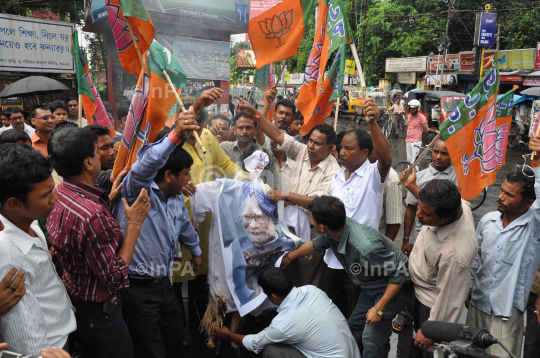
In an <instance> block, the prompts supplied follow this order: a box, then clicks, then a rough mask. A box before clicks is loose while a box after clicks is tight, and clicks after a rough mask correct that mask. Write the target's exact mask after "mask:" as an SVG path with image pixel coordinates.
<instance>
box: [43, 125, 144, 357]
mask: <svg viewBox="0 0 540 358" xmlns="http://www.w3.org/2000/svg"><path fill="white" fill-rule="evenodd" d="M48 152H49V155H50V158H51V160H52V165H53V167H54V169H55V170H56V171H57V172H58V174H59V175H61V176H62V177H64V181H63V183H62V184H60V185H59V186H58V187H57V188H56V189H55V192H56V195H57V196H58V201H57V202H56V203H55V205H54V209H53V211H52V212H51V214H50V215H49V217H48V219H47V231H48V232H49V240H50V242H51V244H52V246H53V247H54V249H55V250H56V251H57V252H58V256H59V258H60V261H61V263H62V267H63V269H64V273H63V277H62V281H63V283H64V286H65V287H66V290H67V292H68V294H69V296H70V298H71V301H72V303H73V306H74V307H75V309H76V312H75V318H76V320H77V331H76V332H75V339H76V340H77V341H78V342H79V345H80V347H81V353H82V356H83V357H84V358H86V357H89V358H94V357H100V358H109V357H110V358H116V357H133V344H132V341H131V338H130V336H129V332H128V329H127V326H126V323H125V322H124V319H123V317H122V301H121V298H120V296H119V295H118V294H117V291H119V290H121V289H123V288H124V287H127V286H128V285H129V281H128V267H129V264H130V262H131V258H132V257H133V251H134V249H135V242H136V240H137V236H138V235H139V231H140V230H141V225H142V223H143V221H144V219H145V218H146V215H147V214H148V211H149V210H150V200H149V197H148V192H147V191H146V190H145V189H142V190H141V191H140V192H139V195H138V198H137V200H136V201H135V202H134V203H133V204H132V205H131V207H129V206H128V205H127V203H126V201H125V200H122V203H123V206H124V208H125V212H126V217H127V218H128V222H129V226H128V229H127V232H126V234H125V236H124V235H123V234H122V230H121V228H120V225H119V224H118V222H117V221H116V219H115V218H114V216H113V215H112V212H111V210H110V209H109V198H110V197H109V193H108V192H107V191H105V190H103V189H101V188H99V187H98V186H97V183H96V180H97V178H98V176H99V173H100V170H101V161H100V159H99V153H98V147H97V137H96V135H95V134H94V133H93V132H92V131H88V130H85V129H82V128H65V129H61V130H59V131H58V132H56V133H54V135H53V136H52V137H51V138H50V139H49V142H48ZM115 184H116V185H117V186H118V185H119V181H117V182H116V183H115ZM115 189H116V188H115V187H114V186H113V192H115V191H116V190H115ZM111 199H114V198H111Z"/></svg>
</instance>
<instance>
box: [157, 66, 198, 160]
mask: <svg viewBox="0 0 540 358" xmlns="http://www.w3.org/2000/svg"><path fill="white" fill-rule="evenodd" d="M162 71H163V75H164V76H165V78H166V79H167V82H169V86H171V87H172V91H173V93H174V96H175V97H176V102H178V104H179V105H180V108H182V112H184V113H186V112H187V111H186V108H185V107H184V104H183V103H182V100H181V99H180V96H178V93H177V92H176V90H175V89H174V85H173V83H172V81H171V78H170V77H169V74H168V73H167V71H165V70H162ZM192 134H193V136H194V137H195V140H196V141H197V143H198V144H199V147H201V150H202V152H203V154H206V148H205V147H204V144H203V142H202V141H201V138H200V137H199V134H198V133H197V132H195V131H193V132H192Z"/></svg>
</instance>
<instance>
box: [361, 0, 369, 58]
mask: <svg viewBox="0 0 540 358" xmlns="http://www.w3.org/2000/svg"><path fill="white" fill-rule="evenodd" d="M365 1H366V6H365V8H364V19H363V20H362V25H363V26H364V30H363V32H362V68H365V67H364V58H365V49H366V15H367V9H368V4H367V3H368V0H365Z"/></svg>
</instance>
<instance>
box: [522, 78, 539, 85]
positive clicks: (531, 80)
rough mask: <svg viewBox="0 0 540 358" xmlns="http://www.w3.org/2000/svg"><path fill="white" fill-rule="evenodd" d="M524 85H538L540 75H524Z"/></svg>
mask: <svg viewBox="0 0 540 358" xmlns="http://www.w3.org/2000/svg"><path fill="white" fill-rule="evenodd" d="M523 85H524V86H540V77H525V81H523Z"/></svg>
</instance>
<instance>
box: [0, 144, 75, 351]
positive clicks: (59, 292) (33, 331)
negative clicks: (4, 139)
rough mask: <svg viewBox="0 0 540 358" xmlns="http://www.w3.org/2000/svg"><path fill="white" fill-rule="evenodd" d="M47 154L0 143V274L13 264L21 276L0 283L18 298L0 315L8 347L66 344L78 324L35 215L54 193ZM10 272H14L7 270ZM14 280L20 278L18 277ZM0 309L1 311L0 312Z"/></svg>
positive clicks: (0, 334) (49, 205)
mask: <svg viewBox="0 0 540 358" xmlns="http://www.w3.org/2000/svg"><path fill="white" fill-rule="evenodd" d="M53 190H54V181H53V179H52V177H51V165H50V163H49V160H48V159H47V158H46V157H44V156H42V155H41V154H39V152H38V151H36V150H34V149H30V148H28V147H26V146H21V145H18V144H6V145H3V146H2V147H0V220H1V221H2V223H3V225H4V229H3V230H2V231H1V232H0V277H4V276H6V274H8V273H12V274H13V273H14V272H13V271H12V270H13V269H14V268H17V269H19V270H21V271H22V272H24V274H23V278H22V280H23V281H25V283H26V293H25V292H24V289H23V290H22V291H21V290H20V279H19V280H14V281H13V282H9V284H8V285H4V283H2V284H1V285H0V289H1V290H2V291H3V292H2V296H3V297H6V294H7V295H9V296H10V297H8V298H9V299H10V300H11V301H12V302H13V301H16V300H17V297H21V296H22V299H21V300H20V301H19V302H18V303H17V305H16V306H15V307H13V308H12V309H11V310H9V311H8V312H7V313H6V314H5V315H3V316H2V319H1V320H0V342H2V341H6V342H9V345H10V350H11V351H15V352H17V353H22V354H25V355H39V354H40V351H41V349H43V348H50V347H51V346H56V347H60V348H62V347H65V346H66V345H67V341H68V335H69V334H70V333H71V332H73V331H74V330H75V328H76V327H77V325H76V322H75V316H74V315H73V307H72V306H71V303H70V301H69V297H68V295H67V293H66V289H65V288H64V286H63V285H62V282H61V281H60V279H59V277H58V275H57V274H56V272H55V270H54V266H53V263H52V260H51V255H50V253H49V250H48V249H47V242H46V240H45V236H44V235H43V233H42V232H41V230H40V229H39V226H38V223H37V220H40V219H43V218H45V217H47V215H49V213H50V212H51V210H52V209H53V206H54V205H55V202H56V200H57V197H56V195H55V193H54V192H53ZM12 277H13V275H12ZM17 282H19V283H17ZM0 314H1V313H0Z"/></svg>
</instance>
